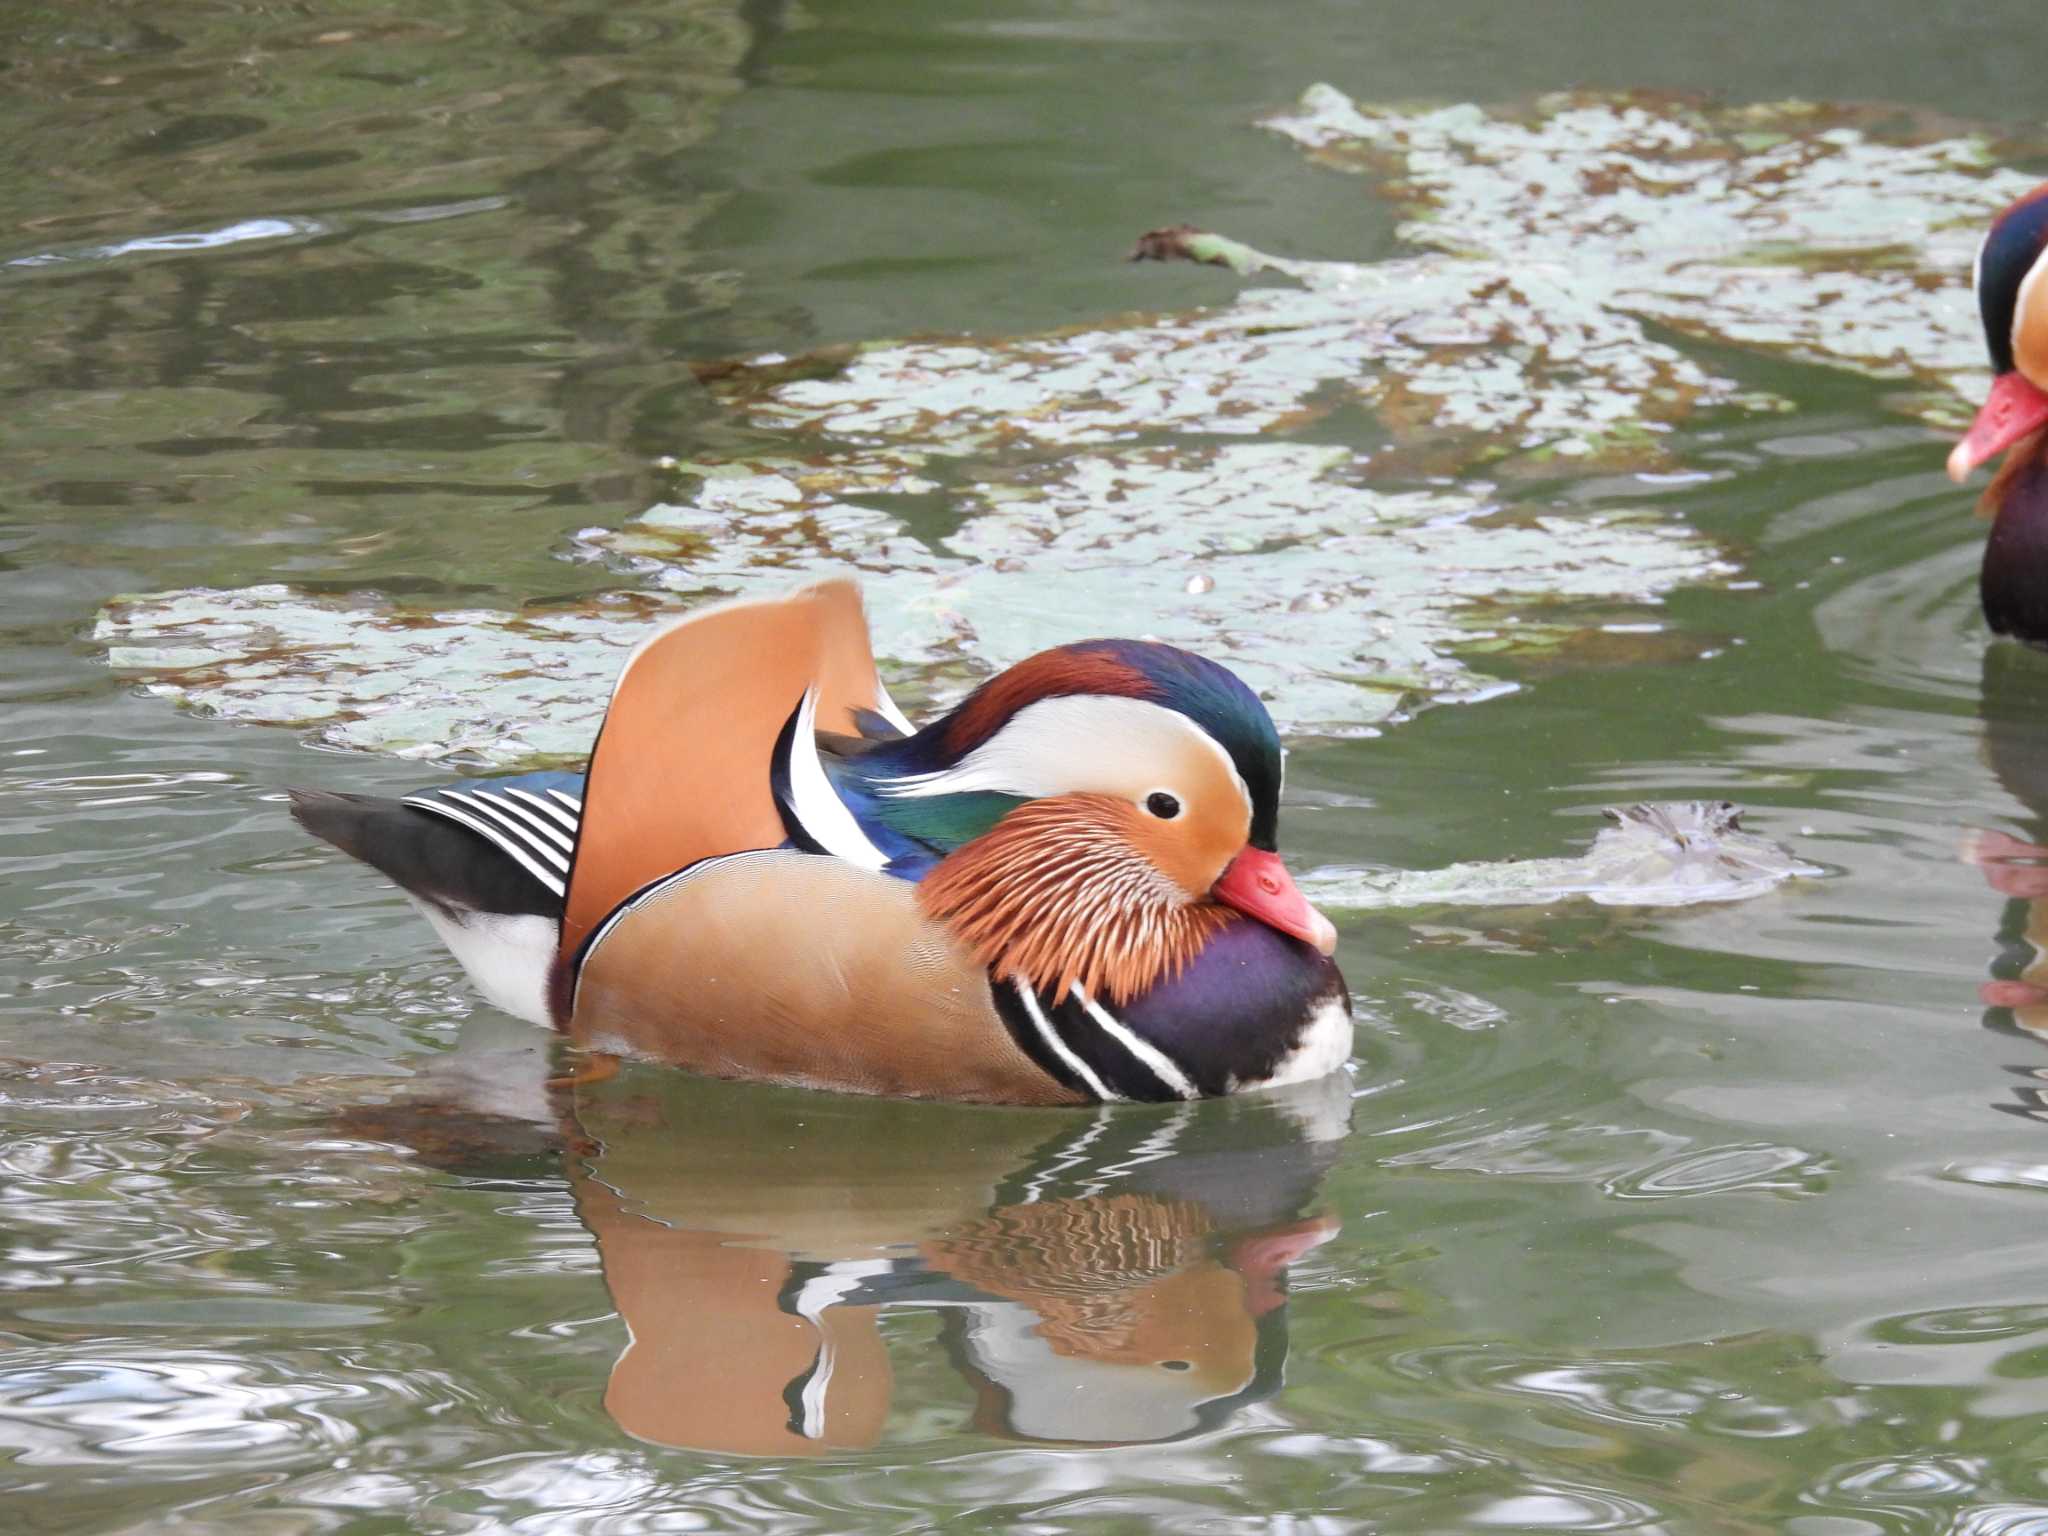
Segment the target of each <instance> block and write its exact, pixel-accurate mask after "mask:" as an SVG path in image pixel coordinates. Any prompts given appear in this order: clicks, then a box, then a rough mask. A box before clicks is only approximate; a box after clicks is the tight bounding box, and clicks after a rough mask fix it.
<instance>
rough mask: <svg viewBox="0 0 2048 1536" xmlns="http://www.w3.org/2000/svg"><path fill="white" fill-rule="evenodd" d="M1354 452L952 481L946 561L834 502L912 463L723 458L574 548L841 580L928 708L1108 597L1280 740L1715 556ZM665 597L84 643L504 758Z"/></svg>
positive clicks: (1223, 455) (153, 609) (611, 665)
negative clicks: (1243, 686)
mask: <svg viewBox="0 0 2048 1536" xmlns="http://www.w3.org/2000/svg"><path fill="white" fill-rule="evenodd" d="M1161 460H1164V461H1165V462H1161ZM1349 467H1350V455H1349V454H1348V453H1347V452H1345V451H1344V450H1342V449H1329V448H1314V447H1306V446H1303V445H1299V444H1285V443H1273V444H1251V443H1247V444H1228V445H1224V446H1221V447H1216V446H1203V447H1201V448H1199V449H1196V450H1189V451H1181V452H1178V453H1172V454H1169V453H1167V452H1165V451H1163V450H1155V449H1135V450H1124V451H1121V452H1115V453H1103V454H1091V455H1088V456H1086V457H1081V458H1075V459H1069V460H1064V461H1062V463H1061V464H1060V465H1058V466H1057V467H1056V468H1055V469H1054V470H1051V471H1049V472H1046V473H1045V475H1044V478H1043V479H1042V480H1040V481H1039V483H1037V484H1036V485H1035V486H1032V487H1030V488H1029V493H1028V494H1021V492H1022V491H1023V490H1024V488H1023V487H1013V488H1012V489H1013V490H1016V491H1018V492H1020V494H1010V495H999V494H995V493H994V491H993V490H991V491H990V492H985V493H977V494H972V495H970V497H969V498H968V501H969V504H970V505H973V506H975V507H976V511H975V513H974V515H971V516H970V517H969V518H968V519H967V520H966V521H965V523H964V525H963V526H962V528H961V531H960V532H959V533H957V534H955V535H953V536H951V537H949V538H948V539H946V540H945V541H944V544H945V548H944V549H943V550H934V549H932V548H930V547H927V546H926V545H924V544H922V543H919V542H918V541H916V540H914V539H912V538H910V537H909V536H908V535H907V533H906V532H905V531H904V529H903V527H902V525H901V523H900V521H899V520H898V519H896V518H894V517H892V516H890V515H888V514H886V513H880V512H877V511H874V510H873V509H871V508H866V507H861V506H858V505H855V504H851V503H848V502H845V501H841V500H839V499H838V498H839V496H840V495H842V494H858V493H860V492H862V491H863V490H867V491H872V490H873V489H874V488H875V487H877V486H887V487H890V488H892V489H893V490H895V491H896V492H897V493H899V494H911V493H914V492H915V490H916V489H917V487H918V486H919V485H920V484H921V482H919V481H918V480H917V479H916V477H915V476H914V475H910V474H907V473H901V474H893V475H891V474H887V473H884V472H882V471H881V470H879V469H877V468H876V467H875V466H874V465H873V464H872V463H871V464H870V465H868V466H866V467H865V468H863V469H862V470H860V471H858V472H857V473H855V474H853V475H850V476H848V477H846V478H845V479H842V478H841V477H839V476H836V475H832V474H819V473H814V472H811V473H799V472H797V471H795V470H794V469H789V468H784V469H780V470H776V471H772V472H765V473H759V474H735V473H724V474H714V475H710V476H707V477H706V478H705V479H704V481H703V482H702V484H703V489H702V491H701V492H700V494H699V495H698V496H696V497H695V498H693V499H692V500H691V501H689V502H688V503H683V504H678V505H674V506H670V505H667V504H664V505H661V506H657V507H655V508H653V509H652V510H651V511H650V512H649V513H647V514H646V515H645V516H644V517H642V518H639V519H636V520H635V521H634V522H632V523H630V524H628V525H627V527H626V528H625V529H623V530H621V531H620V532H619V533H617V534H611V533H606V532H603V531H593V532H591V533H589V534H587V535H586V536H585V540H586V542H587V543H588V544H589V545H590V546H591V547H593V548H596V549H603V550H607V551H611V552H614V553H617V554H619V555H621V556H623V557H624V558H626V560H627V561H628V563H629V564H630V565H631V566H633V567H635V568H637V569H639V570H640V571H642V572H643V573H644V575H645V577H646V578H647V579H648V580H649V581H650V583H651V584H652V585H655V586H660V587H667V588H670V589H672V590H679V591H688V592H690V593H692V594H694V595H704V594H722V593H727V592H741V591H760V590H762V589H763V588H764V587H765V586H767V585H768V584H769V583H771V582H777V581H780V582H783V583H785V584H786V583H788V582H789V581H790V580H791V579H792V578H800V577H806V576H821V575H826V574H830V573H833V572H843V571H846V570H848V569H853V570H856V571H858V572H859V573H860V574H861V576H862V580H863V582H864V584H865V586H866V589H867V593H868V600H869V608H870V611H871V613H872V615H873V618H874V621H875V630H876V643H877V647H878V649H879V651H880V653H881V654H882V656H883V657H885V658H886V659H887V662H888V664H889V667H890V671H891V674H892V679H893V680H895V681H897V682H900V683H905V684H907V685H908V686H909V688H910V690H911V691H913V692H914V693H916V694H917V695H919V696H922V697H924V698H926V699H928V700H942V699H945V698H947V697H950V696H952V695H954V694H957V693H958V692H959V691H961V689H962V688H963V687H964V686H965V685H966V683H968V682H970V681H971V680H972V679H973V678H974V677H975V676H977V675H979V674H981V673H983V672H985V671H986V670H987V669H988V667H989V665H990V664H991V663H995V664H1001V663H1004V662H1007V661H1010V660H1015V659H1018V658H1021V657H1022V656H1025V655H1027V654H1029V653H1031V652H1032V651H1035V650H1038V649H1041V648H1043V647H1045V646H1048V645H1053V644H1057V643H1060V642H1061V641H1065V640H1072V639H1076V638H1080V637H1081V636H1082V635H1083V634H1085V633H1089V632H1092V631H1093V630H1096V629H1100V628H1103V627H1105V626H1104V623H1103V618H1102V616H1103V615H1116V616H1117V620H1116V622H1115V624H1114V626H1113V627H1114V628H1116V629H1118V630H1121V631H1127V632H1136V633H1143V634H1148V635H1153V636H1156V637H1157V638H1160V639H1163V640H1167V641H1171V642H1173V643H1176V644H1180V645H1184V646H1187V647H1189V648H1190V649H1195V650H1200V651H1205V652H1207V653H1210V654H1213V655H1218V656H1223V657H1228V658H1229V659H1230V662H1231V664H1232V665H1233V666H1234V667H1236V668H1237V669H1238V670H1239V671H1240V672H1242V673H1243V674H1244V675H1245V677H1246V678H1247V679H1248V680H1250V681H1251V682H1252V683H1253V684H1254V686H1256V687H1258V688H1259V689H1260V690H1261V692H1263V693H1264V694H1266V695H1267V697H1268V698H1269V700H1270V701H1271V704H1272V707H1273V710H1274V713H1275V715H1276V717H1277V718H1278V719H1279V721H1280V723H1281V725H1282V728H1283V729H1286V730H1290V731H1294V732H1305V733H1322V734H1344V733H1347V732H1355V731H1358V730H1361V729H1367V728H1370V727H1371V726H1372V725H1373V724H1374V723H1375V722H1377V721H1381V720H1384V719H1385V718H1386V717H1387V716H1388V715H1390V714H1392V713H1393V712H1394V711H1396V710H1397V709H1399V708H1400V707H1402V706H1403V704H1404V703H1406V702H1421V701H1430V700H1437V701H1443V700H1456V699H1461V698H1469V697H1472V696H1474V695H1475V693H1477V692H1479V691H1480V690H1483V689H1485V688H1488V687H1492V686H1495V685H1494V684H1492V683H1491V681H1490V680H1488V679H1485V678H1482V677H1480V676H1478V675H1476V674H1474V673H1472V672H1471V671H1469V670H1468V669H1467V668H1466V667H1465V666H1464V664H1463V663H1462V662H1460V661H1459V660H1458V659H1457V656H1456V651H1457V649H1458V647H1459V646H1460V645H1461V644H1468V643H1471V644H1478V645H1481V646H1484V647H1486V648H1487V649H1489V650H1499V649H1508V650H1519V651H1522V652H1542V651H1548V650H1551V649H1554V648H1556V647H1557V646H1559V645H1562V644H1565V643H1568V642H1569V640H1570V639H1571V637H1572V636H1573V635H1575V634H1577V633H1579V632H1580V631H1581V630H1583V629H1584V628H1587V627H1590V626H1592V625H1595V624H1597V622H1598V613H1599V612H1605V613H1609V614H1612V613H1616V612H1620V613H1627V612H1630V611H1632V609H1633V606H1634V605H1639V604H1644V603H1649V602H1653V601H1655V600H1656V599H1657V598H1658V597H1659V596H1661V595H1662V594H1663V593H1664V592H1666V591H1668V590H1670V589H1671V588H1672V587H1674V586H1677V585H1678V584H1680V583H1682V582H1686V581H1698V580H1703V579H1712V578H1715V577H1718V576H1721V575H1725V574H1728V573H1730V572H1731V571H1732V570H1733V569H1734V567H1732V566H1730V565H1729V564H1727V563H1726V562H1725V561H1723V560H1721V559H1720V558H1719V556H1718V555H1717V553H1716V551H1715V550H1714V548H1713V546H1711V545H1710V544H1708V543H1707V542H1706V541H1705V540H1703V539H1701V538H1699V537H1698V536H1696V535H1694V534H1692V533H1691V532H1689V531H1688V530H1686V529H1684V528H1683V527H1678V526H1673V525H1670V524H1665V523H1660V522H1657V521H1655V520H1653V519H1651V518H1649V517H1648V516H1645V515H1642V514H1623V513H1610V514H1605V515H1599V516H1587V515H1583V514H1582V515H1577V516H1550V515H1537V516H1515V517H1508V516H1505V515H1493V516H1489V515H1488V514H1489V513H1493V512H1496V511H1497V509H1495V508H1493V507H1492V505H1491V504H1490V503H1488V502H1486V501H1483V500H1480V499H1477V498H1475V497H1473V496H1471V495H1468V494H1463V493H1453V492H1409V493H1386V492H1377V491H1373V490H1371V489H1368V488H1365V487H1361V486H1358V485H1356V484H1355V483H1348V482H1347V480H1346V479H1345V473H1346V471H1347V470H1348V469H1349ZM1561 602H1569V603H1571V604H1573V605H1575V606H1574V609H1573V612H1572V615H1571V622H1570V623H1565V624H1559V623H1553V622H1535V620H1537V619H1538V618H1540V617H1541V616H1542V613H1543V609H1544V606H1545V605H1546V604H1555V603H1561ZM1481 605H1484V624H1485V626H1486V627H1485V628H1483V629H1482V628H1480V619H1479V618H1478V617H1476V616H1475V615H1476V614H1478V613H1479V611H1480V606H1481ZM1596 610H1597V611H1596ZM673 611H676V610H675V609H673V608H671V607H669V606H668V605H665V604H658V603H657V602H655V601H654V600H643V601H642V602H641V603H639V604H637V605H635V604H632V603H629V602H620V601H600V602H597V603H593V604H588V605H585V606H584V607H581V608H576V609H564V610H539V611H535V612H532V613H528V614H521V615H512V614H504V613H491V612H483V611H477V610H465V611H460V612H455V613H417V612H406V611H402V610H399V609H397V608H395V607H392V606H388V605H385V606H378V607H374V608H368V609H365V608H362V607H359V606H355V605H354V604H352V603H349V602H339V601H332V600H323V599H318V598H311V597H307V596H305V595H303V594H299V593H296V592H294V591H292V590H291V589H289V588H285V587H278V586H271V587H258V588H250V589H247V590H245V591H242V592H228V593H220V592H192V593H182V594H158V595H155V596H152V597H146V598H137V599H132V600H129V601H127V602H124V603H121V604H118V605H115V606H114V607H112V608H110V609H109V610H108V611H107V612H106V613H105V614H103V616H102V617H101V620H100V623H99V625H98V628H97V630H96V635H97V638H98V639H99V640H100V641H101V642H102V643H103V644H105V645H106V646H107V647H108V656H109V659H110V660H111V661H112V663H113V664H114V665H115V666H117V667H119V668H121V669H122V670H124V671H127V672H130V673H132V674H134V675H136V676H138V677H141V678H144V679H147V680H148V681H149V683H150V685H151V686H152V687H153V688H155V689H157V690H158V691H160V692H162V693H163V694H165V695H166V696H168V697H173V698H176V699H179V700H180V701H182V702H185V703H188V704H192V705H195V706H198V707H202V708H206V709H209V710H212V711H215V712H217V713H219V714H222V715H224V716H227V717H229V718H232V719H239V720H267V721H271V722H273V723H278V724H291V725H300V726H316V727H318V729H319V731H320V736H321V739H322V740H324V741H326V742H328V743H330V744H333V745H336V746H346V747H357V748H366V749H371V750H379V751H387V752H398V753H402V754H405V755H409V756H420V757H432V758H447V759H451V760H456V761H463V762H477V763H489V764H507V763H515V762H523V761H528V760H533V759H541V758H549V759H562V758H574V757H578V756H581V755H582V754H583V753H584V752H585V751H586V750H587V748H588V745H589V742H590V740H591V738H592V737H593V736H594V735H595V733H596V729H597V722H598V719H599V715H600V710H601V707H602V701H603V700H604V698H605V696H606V695H607V693H608V692H609V687H610V680H611V677H612V674H613V673H614V672H615V671H616V669H617V667H618V665H619V662H620V659H621V655H622V647H624V646H627V645H630V644H631V643H633V641H635V640H636V639H637V638H639V637H640V636H641V635H642V634H644V633H645V627H646V625H647V624H648V623H651V622H654V620H655V619H656V617H657V616H659V615H664V614H668V613H672V612H673ZM1525 618H1526V619H1528V620H1530V622H1528V623H1527V625H1526V627H1523V620H1524V619H1525Z"/></svg>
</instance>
